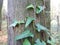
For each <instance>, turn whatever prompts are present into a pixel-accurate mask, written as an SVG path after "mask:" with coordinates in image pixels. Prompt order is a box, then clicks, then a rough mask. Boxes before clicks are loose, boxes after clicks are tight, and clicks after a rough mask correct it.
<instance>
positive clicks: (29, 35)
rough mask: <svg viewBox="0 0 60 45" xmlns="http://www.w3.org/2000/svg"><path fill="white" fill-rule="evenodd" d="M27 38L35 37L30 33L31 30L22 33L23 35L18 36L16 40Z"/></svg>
mask: <svg viewBox="0 0 60 45" xmlns="http://www.w3.org/2000/svg"><path fill="white" fill-rule="evenodd" d="M27 37H32V38H33V37H34V34H33V33H32V32H30V30H25V31H24V32H22V34H20V35H18V36H16V37H15V40H19V39H23V38H27Z"/></svg>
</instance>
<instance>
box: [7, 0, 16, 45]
mask: <svg viewBox="0 0 60 45" xmlns="http://www.w3.org/2000/svg"><path fill="white" fill-rule="evenodd" d="M13 19H14V8H13V0H8V14H7V23H8V24H7V25H8V27H7V28H8V45H15V43H14V31H13V28H12V27H9V25H10V24H11V23H12V22H13Z"/></svg>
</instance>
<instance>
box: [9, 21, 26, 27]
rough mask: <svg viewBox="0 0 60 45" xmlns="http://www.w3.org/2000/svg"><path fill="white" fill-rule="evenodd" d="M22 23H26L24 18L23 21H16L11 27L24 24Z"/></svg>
mask: <svg viewBox="0 0 60 45" xmlns="http://www.w3.org/2000/svg"><path fill="white" fill-rule="evenodd" d="M22 23H25V22H24V20H22V21H16V20H15V21H14V22H13V23H12V24H11V25H10V26H9V27H15V26H16V25H19V24H22Z"/></svg>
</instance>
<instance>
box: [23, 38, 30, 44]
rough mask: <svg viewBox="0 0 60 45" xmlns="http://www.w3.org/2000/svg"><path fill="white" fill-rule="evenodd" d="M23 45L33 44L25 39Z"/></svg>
mask: <svg viewBox="0 0 60 45" xmlns="http://www.w3.org/2000/svg"><path fill="white" fill-rule="evenodd" d="M23 45H31V43H30V41H29V40H28V39H25V40H24V42H23Z"/></svg>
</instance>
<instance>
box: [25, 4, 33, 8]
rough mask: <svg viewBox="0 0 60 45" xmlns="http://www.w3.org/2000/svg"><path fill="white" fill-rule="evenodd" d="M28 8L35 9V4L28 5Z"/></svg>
mask: <svg viewBox="0 0 60 45" xmlns="http://www.w3.org/2000/svg"><path fill="white" fill-rule="evenodd" d="M26 9H34V6H33V5H32V4H30V5H28V6H27V7H26Z"/></svg>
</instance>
